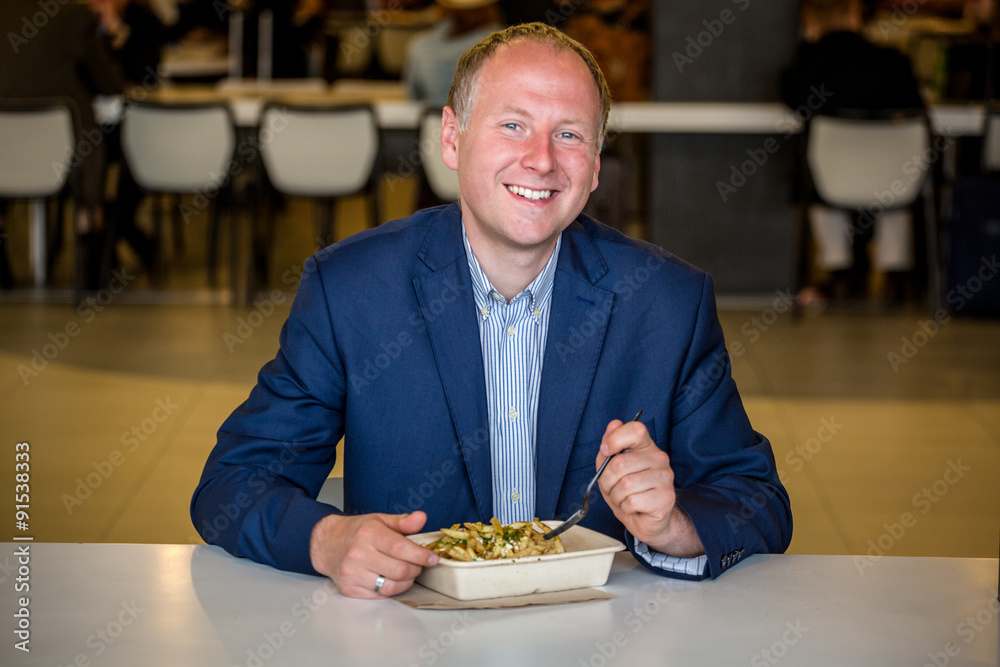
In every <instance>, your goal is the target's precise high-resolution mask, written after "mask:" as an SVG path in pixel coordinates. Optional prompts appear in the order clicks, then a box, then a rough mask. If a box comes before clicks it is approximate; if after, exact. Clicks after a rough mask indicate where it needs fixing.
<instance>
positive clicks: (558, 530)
mask: <svg viewBox="0 0 1000 667" xmlns="http://www.w3.org/2000/svg"><path fill="white" fill-rule="evenodd" d="M641 416H642V410H639V412H637V413H635V417H633V418H632V421H639V417H641ZM614 457H615V454H612V455H611V456H609V457H608V458H606V459H604V463H602V464H601V467H600V468H598V469H597V474H596V475H594V478H593V479H592V480H590V483H589V484H587V488H586V489H584V491H583V504H582V505H580V509H578V510H577V511H575V512H573V515H572V516H570V518H568V519H566V520H565V521H563V522H562V523H561V524H559V525H558V526H557V527H555V528H553V529H552V530H550V531H549V532H547V533H545V534H544V535H542V537H543V538H544V539H546V540H551V539H552V538H553V537H555V536H556V535H562V534H563V533H565V532H566V531H567V530H569V529H570V528H572V527H573V526H575V525H576V524H578V523H580V519H582V518H583V517H585V516H587V510H589V509H590V492H591V490H592V489H593V488H594V484H597V478H598V477H600V476H601V473H602V472H604V469H605V468H606V467H607V465H608V461H610V460H611V459H612V458H614Z"/></svg>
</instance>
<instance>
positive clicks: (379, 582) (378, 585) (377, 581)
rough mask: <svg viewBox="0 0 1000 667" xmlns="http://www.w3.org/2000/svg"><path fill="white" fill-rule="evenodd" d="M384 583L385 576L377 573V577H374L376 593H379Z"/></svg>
mask: <svg viewBox="0 0 1000 667" xmlns="http://www.w3.org/2000/svg"><path fill="white" fill-rule="evenodd" d="M384 585H385V577H383V576H382V575H381V574H380V575H378V576H377V577H375V592H376V593H381V592H382V587H383V586H384Z"/></svg>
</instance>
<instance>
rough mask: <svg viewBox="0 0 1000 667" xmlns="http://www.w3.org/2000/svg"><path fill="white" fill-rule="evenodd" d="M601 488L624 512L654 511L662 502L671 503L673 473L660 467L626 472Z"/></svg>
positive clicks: (660, 506) (661, 505)
mask: <svg viewBox="0 0 1000 667" xmlns="http://www.w3.org/2000/svg"><path fill="white" fill-rule="evenodd" d="M601 490H602V491H603V492H604V494H605V497H607V498H608V500H609V501H610V502H611V503H613V504H614V505H616V506H618V507H620V508H621V509H622V510H624V511H626V512H635V513H649V512H653V513H655V512H657V511H658V510H660V509H662V507H663V505H664V503H670V504H672V503H673V497H674V489H673V475H672V474H671V473H670V471H665V470H660V469H651V470H643V471H641V472H637V473H629V474H626V475H624V476H622V477H621V478H619V479H618V480H616V481H615V482H614V483H613V484H610V485H609V486H608V488H607V489H601Z"/></svg>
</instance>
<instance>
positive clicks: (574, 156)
mask: <svg viewBox="0 0 1000 667" xmlns="http://www.w3.org/2000/svg"><path fill="white" fill-rule="evenodd" d="M475 91H476V92H475V96H474V98H473V101H472V106H471V109H470V113H469V123H468V128H467V129H466V130H465V131H464V132H461V131H460V130H459V126H458V121H457V119H456V117H455V114H454V111H453V110H452V109H451V108H450V107H446V108H445V112H444V116H443V125H442V141H441V149H442V155H443V157H444V161H445V163H446V164H447V165H448V166H449V167H451V168H452V169H458V175H459V190H460V192H461V205H462V219H463V222H464V223H465V228H466V233H467V234H468V237H469V242H470V244H472V247H473V250H474V251H475V252H476V256H477V258H480V261H481V262H482V261H483V259H484V256H486V255H489V256H492V257H493V258H495V259H501V258H508V259H511V258H513V257H515V256H520V257H522V258H535V259H537V260H539V261H541V260H545V259H547V258H548V256H549V255H550V253H551V250H552V248H553V247H554V246H555V241H556V238H557V237H558V236H559V234H560V233H561V232H562V230H563V229H565V228H566V227H567V226H568V225H569V224H570V223H571V222H572V221H573V220H574V219H575V218H576V216H577V215H579V214H580V212H581V211H582V210H583V207H584V205H585V204H586V203H587V198H588V197H589V196H590V193H591V192H593V190H594V188H596V187H597V174H598V171H599V169H600V156H599V154H598V142H599V133H600V115H601V105H600V98H599V94H598V89H597V86H596V85H595V83H594V78H593V76H592V75H591V73H590V71H589V70H588V68H587V66H586V64H585V63H584V62H583V60H582V59H581V58H580V57H579V56H578V55H577V54H576V53H574V52H573V51H571V50H569V49H565V48H559V47H556V46H554V45H552V44H549V43H545V42H541V41H532V40H528V39H521V40H517V41H515V42H513V43H511V44H508V45H505V46H502V47H500V48H499V49H498V50H497V51H496V53H495V54H494V55H493V56H492V57H491V58H490V59H489V60H488V61H487V62H486V63H485V64H484V65H483V67H482V69H481V70H480V72H479V75H478V80H477V82H476V86H475ZM543 263H544V262H543ZM484 268H485V267H484ZM539 270H540V268H539ZM491 279H492V278H491Z"/></svg>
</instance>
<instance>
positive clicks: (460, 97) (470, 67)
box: [448, 22, 611, 151]
mask: <svg viewBox="0 0 1000 667" xmlns="http://www.w3.org/2000/svg"><path fill="white" fill-rule="evenodd" d="M519 40H531V41H535V42H541V43H543V44H550V45H552V46H554V47H555V48H557V49H568V50H570V51H573V52H574V53H576V54H577V55H578V56H580V59H581V60H583V63H584V64H585V65H586V66H587V69H588V70H589V71H590V75H591V76H592V77H593V79H594V85H596V86H597V93H598V97H599V98H600V104H601V116H600V123H599V126H598V142H597V150H598V151H600V150H601V149H602V148H603V146H604V140H605V138H606V136H607V133H608V114H609V113H610V112H611V91H610V90H609V89H608V82H607V80H606V79H605V78H604V73H603V72H602V71H601V67H600V65H598V64H597V59H596V58H594V54H593V53H591V52H590V50H589V49H588V48H587V47H585V46H584V45H583V44H581V43H580V42H578V41H576V40H575V39H572V38H571V37H569V36H567V35H566V34H565V33H563V32H560V31H559V30H557V29H556V28H553V27H552V26H550V25H548V24H545V23H538V22H536V23H521V24H519V25H515V26H511V27H509V28H506V29H505V30H501V31H499V32H495V33H493V34H492V35H489V36H487V37H484V38H483V39H482V40H481V41H480V42H479V43H478V44H476V45H475V46H473V47H472V48H471V49H469V50H468V51H466V52H465V54H463V55H462V57H461V59H460V60H459V61H458V68H457V69H456V71H455V78H454V79H452V82H451V90H450V91H449V92H448V106H450V107H451V108H452V109H454V111H455V117H456V118H457V119H458V129H459V131H461V132H465V131H466V130H468V129H469V116H470V114H471V113H472V101H473V99H474V98H475V96H476V88H477V86H478V83H479V73H480V72H481V71H482V69H483V66H484V65H485V64H486V62H487V61H488V60H489V59H490V58H491V57H493V55H494V54H495V53H496V52H497V50H498V49H499V48H500V47H502V46H506V45H509V44H512V43H514V42H516V41H519Z"/></svg>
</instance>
